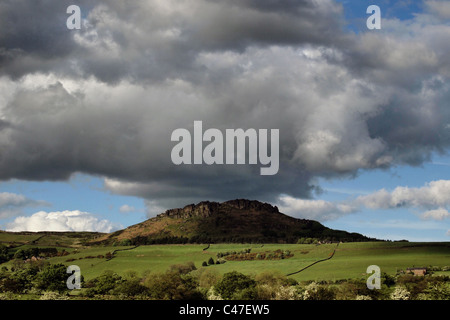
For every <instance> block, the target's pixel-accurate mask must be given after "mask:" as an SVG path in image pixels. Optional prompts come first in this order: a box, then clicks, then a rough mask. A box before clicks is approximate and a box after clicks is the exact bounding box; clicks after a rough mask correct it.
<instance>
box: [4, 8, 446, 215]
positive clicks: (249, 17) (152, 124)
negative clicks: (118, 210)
mask: <svg viewBox="0 0 450 320" xmlns="http://www.w3.org/2000/svg"><path fill="white" fill-rule="evenodd" d="M28 3H29V2H26V1H24V2H21V1H3V2H2V4H1V5H0V6H1V9H2V10H1V11H0V12H1V14H2V17H3V18H4V19H0V28H3V27H5V28H6V29H5V30H6V32H4V33H1V34H0V56H1V58H0V59H1V66H0V72H1V75H2V76H3V77H1V78H0V96H1V99H0V178H1V179H3V180H7V179H11V178H19V179H24V180H64V179H68V178H69V177H70V176H71V174H73V173H76V172H83V173H87V174H92V175H98V176H103V177H105V188H106V189H108V190H110V191H112V192H115V193H119V194H127V195H135V196H139V197H143V198H146V199H148V200H149V203H153V204H155V201H159V202H158V203H156V205H158V204H162V203H164V204H165V205H166V204H169V203H170V204H173V203H174V201H178V202H179V203H178V205H183V204H185V201H187V200H189V201H194V200H196V201H199V200H205V199H208V200H227V199H232V198H238V197H239V198H240V197H246V198H254V199H260V200H264V201H273V200H276V199H277V197H278V196H279V195H280V194H286V195H289V196H292V197H309V196H311V193H312V192H314V190H315V187H314V178H315V177H342V176H352V175H355V174H357V173H358V172H359V170H361V169H374V168H389V167H391V166H395V165H397V164H404V163H407V164H413V165H417V164H420V163H421V162H422V161H423V160H424V159H426V158H427V157H428V156H429V155H430V154H431V152H434V151H443V150H446V149H447V148H448V146H449V142H450V139H449V127H450V113H449V111H448V110H450V108H449V106H448V101H449V97H450V82H449V80H448V79H449V76H450V65H449V61H448V55H447V54H445V52H448V50H447V49H448V41H447V42H446V41H444V40H445V39H448V35H449V34H450V31H449V27H448V26H447V25H446V24H444V23H442V20H439V21H437V20H434V18H433V17H434V16H433V15H430V14H424V16H421V17H417V18H416V19H417V21H416V20H412V21H409V22H408V27H410V28H411V32H410V33H409V36H408V37H405V36H404V32H403V30H404V26H403V25H402V23H401V22H398V21H388V20H386V21H384V24H383V25H384V26H386V27H385V30H383V31H382V32H379V33H376V34H375V33H370V32H366V33H361V34H359V35H355V34H351V33H349V32H346V31H345V30H344V29H343V28H342V26H343V22H344V21H343V12H342V7H341V6H340V5H338V4H336V3H334V2H333V1H331V0H330V1H306V0H299V1H269V0H267V1H256V0H255V1H252V0H247V1H229V2H227V1H206V0H198V1H186V2H184V1H175V0H173V1H169V0H165V1H162V0H161V1H156V0H154V1H138V2H132V3H130V2H124V1H98V2H96V3H95V5H91V7H88V6H86V5H85V4H84V3H83V2H80V7H81V9H82V12H83V18H84V21H83V27H82V29H81V30H67V29H66V28H65V19H66V18H67V16H68V15H67V14H66V13H65V9H66V7H67V5H68V3H65V2H61V3H60V2H57V3H58V5H56V6H52V5H51V4H53V3H54V1H51V2H50V1H49V2H46V1H37V2H32V4H30V5H29V6H26V5H25V4H28ZM35 3H38V4H39V5H38V7H36V8H35V7H34V6H35ZM36 5H37V4H36ZM86 8H88V9H86ZM36 12H38V13H40V15H37V16H35V15H34V13H36ZM20 14H22V15H20ZM19 17H22V18H20V19H19ZM425 18H426V19H428V20H429V21H431V22H430V23H429V24H424V23H423V22H422V21H423V19H425ZM420 19H422V20H420ZM428 20H427V21H428ZM5 21H7V22H5ZM31 22H33V26H31ZM61 24H62V26H61ZM12 26H15V27H12ZM2 30H3V29H2ZM35 30H41V31H42V32H37V31H35ZM27 39H28V40H27ZM20 76H23V77H21V78H20ZM194 120H202V121H203V124H204V128H205V129H206V128H218V129H220V130H222V131H223V130H225V129H236V128H243V129H248V128H255V129H280V171H279V172H278V174H277V175H275V176H260V175H259V166H201V165H192V166H175V165H174V164H173V163H172V162H171V159H170V152H171V148H172V147H173V146H174V143H172V142H171V141H170V135H171V133H172V131H173V130H175V129H177V128H186V129H189V130H192V125H193V121H194ZM174 199H181V200H174ZM344 211H345V210H344Z"/></svg>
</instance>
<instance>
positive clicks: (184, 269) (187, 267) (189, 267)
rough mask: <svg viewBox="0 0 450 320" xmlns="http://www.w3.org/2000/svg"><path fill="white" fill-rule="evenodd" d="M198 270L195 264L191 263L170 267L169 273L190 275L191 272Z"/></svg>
mask: <svg viewBox="0 0 450 320" xmlns="http://www.w3.org/2000/svg"><path fill="white" fill-rule="evenodd" d="M194 270H197V268H196V267H195V264H194V262H192V261H190V262H187V263H184V264H173V265H171V266H170V267H169V271H171V272H177V273H179V274H188V273H189V272H191V271H194Z"/></svg>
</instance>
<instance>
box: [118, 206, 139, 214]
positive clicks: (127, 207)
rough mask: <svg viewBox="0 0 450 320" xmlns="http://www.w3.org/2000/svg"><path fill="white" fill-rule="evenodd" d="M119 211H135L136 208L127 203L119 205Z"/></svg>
mask: <svg viewBox="0 0 450 320" xmlns="http://www.w3.org/2000/svg"><path fill="white" fill-rule="evenodd" d="M119 211H120V212H122V213H128V212H133V211H136V208H135V207H133V206H129V205H128V204H124V205H123V206H121V207H120V208H119Z"/></svg>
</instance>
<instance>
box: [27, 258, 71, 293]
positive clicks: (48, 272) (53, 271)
mask: <svg viewBox="0 0 450 320" xmlns="http://www.w3.org/2000/svg"><path fill="white" fill-rule="evenodd" d="M66 270H67V267H66V266H65V265H63V264H61V263H60V264H50V265H47V266H45V267H44V268H43V269H42V270H41V271H39V272H38V273H37V275H36V280H35V283H36V288H38V289H41V290H48V291H58V292H63V291H65V290H67V284H66V281H67V277H68V275H67V273H66Z"/></svg>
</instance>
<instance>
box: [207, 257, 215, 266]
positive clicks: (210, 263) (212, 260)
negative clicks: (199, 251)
mask: <svg viewBox="0 0 450 320" xmlns="http://www.w3.org/2000/svg"><path fill="white" fill-rule="evenodd" d="M208 264H209V265H212V264H214V259H213V258H212V257H210V258H209V260H208Z"/></svg>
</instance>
